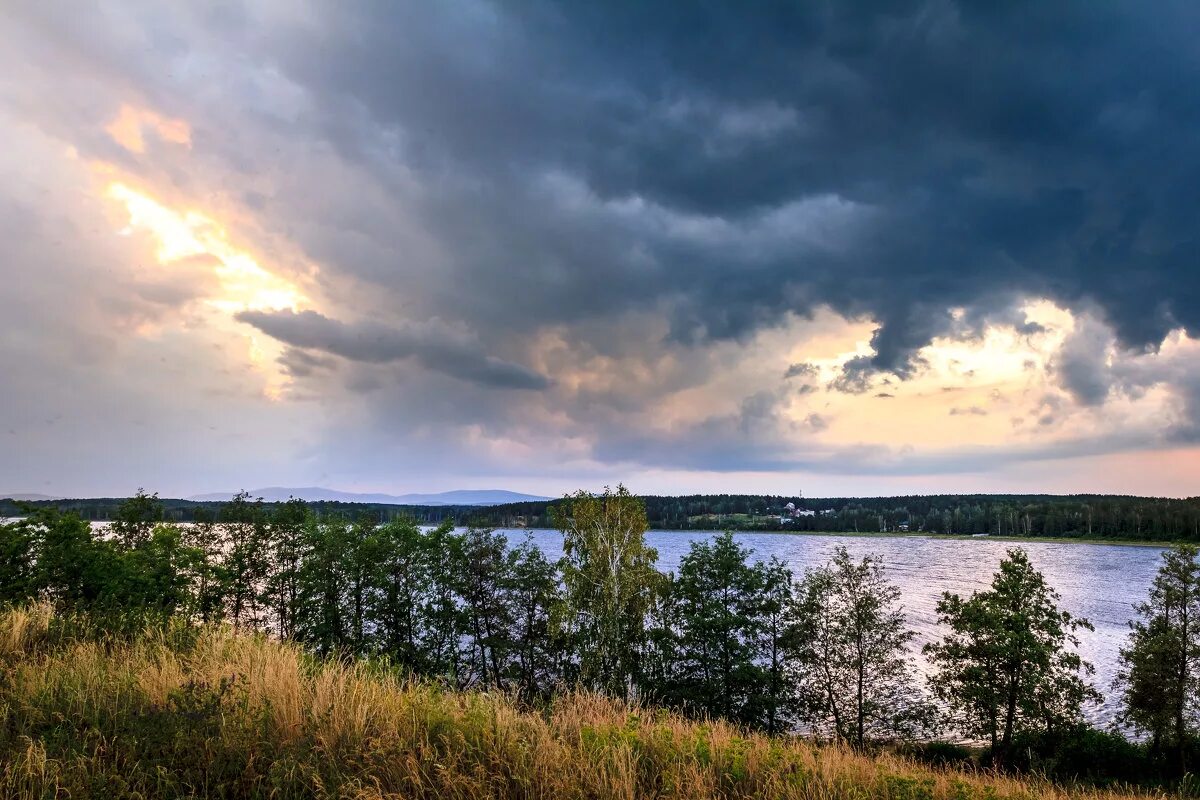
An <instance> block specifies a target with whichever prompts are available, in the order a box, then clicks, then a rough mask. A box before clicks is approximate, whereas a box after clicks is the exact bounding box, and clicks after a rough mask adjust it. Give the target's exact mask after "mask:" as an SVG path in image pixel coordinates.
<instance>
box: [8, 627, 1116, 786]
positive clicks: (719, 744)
mask: <svg viewBox="0 0 1200 800" xmlns="http://www.w3.org/2000/svg"><path fill="white" fill-rule="evenodd" d="M1121 796H1122V795H1120V794H1119V793H1113V792H1103V793H1100V792H1089V791H1087V790H1086V789H1083V788H1079V787H1075V788H1070V787H1067V788H1064V787H1060V786H1055V785H1053V784H1050V783H1047V782H1041V781H1036V780H1032V781H1022V780H1016V779H1012V778H1007V777H1001V776H996V775H988V774H975V773H963V772H955V771H949V770H945V771H941V770H937V769H933V768H929V767H925V766H920V765H917V764H915V763H912V762H909V761H906V760H904V759H902V758H899V757H895V756H881V757H869V756H864V755H860V754H855V753H852V752H850V751H847V750H845V749H842V748H838V747H817V746H814V745H811V744H809V743H806V742H804V741H801V740H791V739H778V738H776V739H772V738H769V737H766V736H760V735H754V734H747V733H745V732H743V731H740V730H738V729H736V728H734V727H732V726H729V725H725V724H721V723H711V724H700V723H696V722H691V721H685V720H683V719H681V718H679V717H677V716H674V715H672V714H667V713H661V712H654V711H650V710H646V709H642V708H638V707H636V706H628V705H623V704H620V703H617V702H614V701H611V700H607V699H603V698H599V697H595V696H589V695H574V696H570V697H565V698H563V699H562V700H560V701H558V702H556V703H555V704H554V705H553V706H552V707H550V708H548V709H546V710H545V711H544V712H543V713H528V712H523V711H521V710H519V709H518V708H517V707H516V706H515V705H514V704H513V703H512V702H511V701H510V699H509V698H507V697H504V696H500V695H494V694H482V693H457V692H450V691H443V690H441V689H439V688H437V687H435V686H431V685H429V684H423V683H417V682H412V681H409V680H406V679H404V678H402V677H399V676H398V675H396V674H395V673H394V672H391V671H389V670H386V669H384V668H383V667H380V666H371V665H364V664H349V663H338V662H333V661H318V660H315V659H313V658H311V657H309V656H308V655H306V654H305V653H303V652H302V651H301V650H300V649H298V648H297V647H295V646H293V645H289V644H284V643H280V642H276V641H271V640H267V639H265V638H260V637H254V636H245V635H235V634H234V633H233V632H232V631H230V630H229V629H228V628H223V627H209V628H202V629H190V628H186V627H176V628H172V627H167V628H162V629H154V630H147V631H146V632H144V633H142V634H140V635H130V636H106V635H103V634H99V633H97V632H96V631H94V630H91V629H89V628H88V627H87V626H86V624H83V623H80V622H78V621H73V620H70V619H62V618H58V617H55V616H54V615H53V614H52V613H51V612H50V611H49V610H48V609H47V608H45V607H42V606H35V607H32V608H26V609H17V610H8V611H4V612H3V613H0V797H4V798H52V797H71V798H82V797H214V798H215V797H221V798H240V797H263V798H267V797H270V798H293V797H345V798H385V797H387V798H489V797H491V798H598V799H599V798H605V799H607V798H614V799H615V798H640V797H657V798H698V797H726V798H776V797H778V798H814V799H817V798H821V799H826V798H827V799H828V800H835V799H836V800H841V799H842V798H846V799H847V800H850V799H853V800H866V799H867V798H896V799H897V800H899V799H901V798H902V799H904V800H917V799H918V798H929V799H930V800H933V799H934V798H939V799H940V798H946V799H947V800H949V799H950V798H954V799H955V800H969V799H970V798H981V800H983V799H986V800H1002V799H1003V798H1031V797H1049V798H1066V797H1094V798H1102V797H1108V798H1117V797H1121ZM1126 796H1129V795H1126Z"/></svg>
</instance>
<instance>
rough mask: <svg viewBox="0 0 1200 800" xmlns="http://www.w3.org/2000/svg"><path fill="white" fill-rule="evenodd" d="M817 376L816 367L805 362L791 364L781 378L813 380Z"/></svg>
mask: <svg viewBox="0 0 1200 800" xmlns="http://www.w3.org/2000/svg"><path fill="white" fill-rule="evenodd" d="M817 374H818V370H817V367H816V365H814V364H809V363H808V362H806V361H802V362H799V363H797V364H792V365H791V366H789V367H788V368H787V371H785V372H784V373H783V377H784V378H785V379H787V378H815V377H816V376H817Z"/></svg>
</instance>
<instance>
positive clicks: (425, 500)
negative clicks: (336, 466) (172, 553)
mask: <svg viewBox="0 0 1200 800" xmlns="http://www.w3.org/2000/svg"><path fill="white" fill-rule="evenodd" d="M249 495H250V496H251V497H261V498H262V499H263V500H266V501H267V502H269V503H278V502H283V501H285V500H287V499H288V498H291V497H299V498H300V499H302V500H308V501H310V502H313V501H320V500H325V501H331V502H337V503H385V504H388V505H396V506H498V505H503V504H505V503H522V502H525V501H529V500H549V499H550V498H548V497H541V496H538V495H533V494H521V493H520V492H509V491H506V490H504V489H458V490H456V491H452V492H437V493H435V494H399V495H396V494H357V493H355V492H339V491H336V490H334V489H323V488H321V487H319V486H304V487H299V488H287V487H284V486H268V487H267V488H265V489H251V490H250V491H249ZM231 497H233V493H232V492H214V493H212V494H198V495H195V496H193V497H189V498H187V499H188V500H197V501H224V500H228V499H230V498H231Z"/></svg>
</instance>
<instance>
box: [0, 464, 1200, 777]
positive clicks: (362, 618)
mask: <svg viewBox="0 0 1200 800" xmlns="http://www.w3.org/2000/svg"><path fill="white" fill-rule="evenodd" d="M162 511H163V510H162V507H161V505H160V504H159V502H158V500H157V498H156V497H155V496H153V495H146V494H144V493H141V492H139V493H138V495H137V496H135V497H134V498H130V499H129V500H127V501H125V502H124V503H123V504H122V505H121V507H120V509H119V513H118V514H117V515H116V518H115V519H114V520H113V522H112V524H111V525H110V526H109V527H108V528H107V529H106V530H104V531H103V532H100V533H97V532H95V531H93V529H92V527H91V526H90V525H89V524H88V523H87V522H86V521H84V520H81V519H80V518H79V517H78V516H77V515H75V514H72V513H69V512H66V513H64V512H61V511H59V510H57V509H54V508H47V507H43V508H39V509H36V510H33V511H32V512H31V513H30V514H29V515H28V516H27V517H26V518H24V519H20V520H16V521H13V522H9V523H7V524H4V525H0V601H2V602H6V603H22V602H28V601H31V600H34V599H44V600H49V601H51V602H54V603H56V604H57V605H58V606H59V607H61V608H63V609H65V610H69V611H77V612H85V613H87V614H90V615H93V616H94V617H95V618H97V619H100V620H104V621H105V622H106V624H107V625H109V626H111V627H112V628H120V626H122V625H135V626H138V625H144V624H146V622H147V621H149V620H155V619H167V618H171V619H183V620H187V621H190V622H196V623H216V622H223V623H227V624H229V625H232V626H234V627H235V628H237V629H240V630H244V631H247V632H256V633H262V634H267V635H272V636H277V637H281V638H285V639H290V640H295V641H297V642H301V643H303V644H304V645H306V646H307V647H309V648H311V649H312V650H313V651H314V652H316V653H318V654H321V655H326V656H336V657H340V658H372V659H376V660H378V661H380V662H382V663H385V664H388V665H391V666H392V667H394V668H396V669H400V670H403V671H406V672H409V673H412V674H414V675H419V676H422V677H425V678H428V679H432V680H436V681H441V682H444V683H446V684H447V685H451V686H454V687H456V688H464V689H481V690H497V691H504V692H509V693H511V694H513V695H514V696H517V697H519V698H520V699H521V700H522V701H524V702H526V703H530V704H537V703H540V702H543V701H545V700H547V699H549V698H550V697H551V696H552V695H553V694H554V693H555V692H558V691H561V690H564V689H569V688H578V687H582V688H584V689H588V690H592V691H597V692H603V693H606V694H609V695H615V696H618V697H624V698H634V699H638V700H640V701H642V702H645V703H649V704H652V705H660V706H668V707H672V708H676V709H680V710H682V711H683V712H685V713H687V714H691V715H695V716H697V717H720V718H724V719H728V720H732V721H734V722H737V723H740V724H742V725H745V726H747V727H750V728H756V729H761V730H764V731H767V732H770V733H775V734H782V733H788V732H794V731H803V732H806V733H808V734H811V735H814V736H818V737H821V738H823V739H828V740H838V741H841V742H844V743H846V744H848V745H850V746H853V747H856V748H867V747H871V746H874V745H877V744H878V743H880V742H892V743H895V742H905V741H909V742H920V741H928V740H931V739H935V738H937V737H944V736H948V735H952V736H958V737H965V738H968V739H971V740H975V741H981V742H984V743H985V744H986V746H987V759H988V761H989V763H991V764H993V765H995V766H999V767H1014V768H1017V767H1031V766H1037V767H1039V768H1042V769H1047V770H1049V769H1051V768H1052V767H1054V766H1055V764H1054V763H1053V760H1054V759H1058V760H1059V762H1062V759H1063V758H1064V754H1070V753H1075V754H1076V755H1077V759H1076V761H1075V762H1071V763H1074V764H1075V765H1076V766H1078V764H1086V765H1088V768H1089V769H1097V768H1106V769H1115V767H1114V765H1115V764H1117V763H1118V762H1121V760H1122V759H1124V762H1127V763H1126V767H1127V771H1137V772H1138V775H1140V776H1144V775H1145V774H1151V773H1153V774H1158V775H1183V774H1184V773H1185V772H1186V770H1187V769H1188V768H1189V767H1190V766H1191V763H1192V754H1193V752H1195V751H1196V750H1197V748H1196V746H1195V743H1196V724H1197V718H1198V711H1200V670H1198V669H1197V666H1198V660H1200V562H1198V558H1197V551H1196V549H1195V548H1194V547H1191V546H1189V545H1181V546H1179V547H1177V548H1175V549H1173V550H1171V551H1169V552H1168V553H1167V554H1166V555H1165V557H1164V563H1163V567H1162V570H1161V571H1160V573H1159V575H1158V576H1157V578H1156V579H1155V582H1154V584H1153V586H1152V588H1151V591H1150V593H1149V596H1148V597H1147V600H1146V602H1145V603H1144V604H1142V605H1141V606H1139V607H1138V608H1137V620H1136V621H1135V622H1134V623H1133V625H1132V630H1131V633H1130V639H1129V642H1128V644H1127V646H1126V648H1125V649H1123V650H1122V654H1121V663H1122V669H1121V674H1120V677H1119V679H1118V682H1119V683H1118V685H1117V686H1116V687H1115V688H1116V690H1117V691H1119V692H1120V693H1121V697H1122V708H1123V714H1122V720H1123V722H1124V723H1125V724H1126V725H1128V726H1129V727H1130V728H1132V729H1133V730H1135V731H1137V732H1139V733H1141V734H1144V735H1145V744H1143V745H1136V744H1133V743H1130V742H1128V741H1126V740H1125V739H1123V738H1122V737H1120V736H1119V735H1117V734H1116V733H1114V732H1103V731H1095V730H1092V729H1090V728H1088V727H1087V726H1086V725H1085V724H1084V722H1083V709H1084V708H1085V707H1086V705H1087V704H1088V703H1090V702H1094V701H1096V700H1098V699H1099V694H1098V691H1097V688H1096V687H1095V686H1093V685H1092V683H1091V681H1090V676H1091V674H1092V669H1091V666H1090V665H1089V664H1087V663H1086V662H1084V661H1083V660H1082V659H1081V658H1080V656H1079V655H1078V652H1077V644H1078V640H1077V638H1076V632H1077V631H1078V630H1079V629H1081V628H1087V627H1089V624H1088V622H1087V621H1086V620H1083V619H1077V618H1074V617H1072V616H1071V615H1070V614H1068V613H1066V612H1065V611H1062V610H1061V609H1060V608H1059V607H1058V595H1057V594H1056V593H1055V591H1054V590H1053V588H1052V587H1050V586H1048V585H1047V584H1046V582H1045V580H1044V578H1043V576H1042V575H1041V573H1039V572H1038V571H1037V570H1036V568H1035V567H1034V565H1032V564H1031V563H1030V561H1029V559H1028V557H1027V556H1026V554H1025V553H1024V551H1022V550H1020V549H1018V548H1014V549H1012V550H1010V551H1009V552H1008V554H1007V556H1006V558H1004V559H1003V560H1002V561H1001V562H1000V564H999V565H998V569H997V572H996V574H995V576H994V578H993V580H992V583H991V585H990V587H989V588H987V589H986V590H984V591H979V592H976V593H974V594H972V595H971V596H969V597H963V596H959V595H957V594H953V593H947V594H946V595H945V596H944V597H943V598H942V599H941V601H940V602H939V603H938V605H937V613H938V619H939V623H940V624H941V627H942V629H943V631H944V635H943V636H942V638H941V639H940V640H938V641H935V642H933V643H931V644H928V645H926V646H925V648H924V650H925V657H926V662H927V664H928V665H929V667H930V668H931V669H930V674H929V676H928V678H927V679H922V678H921V677H919V672H918V669H917V664H916V663H915V661H914V655H913V652H912V649H913V648H912V641H913V636H914V634H913V632H912V631H911V630H910V629H909V628H908V626H907V624H906V622H905V618H904V615H903V610H902V608H901V606H900V596H899V590H898V589H897V588H896V587H895V586H894V585H892V584H891V583H889V581H888V580H887V575H886V572H885V568H884V564H883V562H882V561H881V560H880V559H879V558H878V557H876V556H866V557H864V558H861V559H854V558H852V557H851V556H850V554H849V553H848V552H847V551H846V550H845V549H844V548H839V549H838V550H837V551H836V552H835V555H834V556H833V558H832V560H831V561H830V562H829V563H828V564H826V565H824V566H822V567H820V568H817V569H813V570H809V571H807V572H806V573H805V574H803V575H793V574H792V572H791V571H790V570H789V569H788V567H787V566H786V565H785V564H784V563H782V562H781V561H779V560H777V559H770V560H765V561H763V560H756V559H754V558H753V552H752V551H751V550H749V549H748V548H746V547H744V546H743V545H741V544H739V542H738V541H737V540H736V539H735V538H734V537H733V535H732V534H731V533H725V534H723V535H720V536H716V537H714V538H712V539H710V540H707V541H698V542H694V543H693V544H692V545H691V549H690V551H689V552H688V553H687V554H686V555H685V556H684V557H683V559H682V561H681V563H680V565H679V568H678V569H677V570H676V571H675V572H673V573H663V572H660V571H659V570H657V569H656V566H655V562H656V559H657V554H656V553H655V551H654V550H653V549H652V548H650V547H648V546H647V544H646V542H645V537H644V533H645V531H646V530H647V527H648V518H647V514H646V506H645V504H644V503H643V502H642V501H641V500H640V499H639V498H636V497H634V496H632V495H630V494H629V492H628V491H627V490H625V489H624V488H623V487H618V488H617V489H616V490H606V491H605V492H604V493H603V494H600V495H593V494H589V493H586V492H580V493H577V494H575V495H573V496H570V497H567V498H565V499H564V500H563V501H562V502H560V503H559V504H557V505H556V506H555V510H554V514H555V516H554V522H555V525H556V526H557V527H558V528H559V530H561V531H562V533H563V552H562V555H561V557H559V558H557V559H551V558H550V557H548V556H547V555H546V554H545V553H543V552H542V551H541V550H540V549H538V548H537V547H535V546H534V544H533V543H532V541H531V540H529V539H526V540H525V541H523V542H519V543H517V544H515V545H513V544H510V543H509V541H508V540H507V538H506V537H505V536H504V535H503V534H501V533H497V532H495V531H493V530H489V529H486V528H480V527H472V528H468V529H466V530H456V529H455V528H454V527H452V525H451V524H449V522H446V523H443V524H442V525H439V526H436V527H427V526H426V527H423V526H421V525H418V524H417V523H416V522H414V521H413V520H410V519H393V520H390V521H387V522H384V523H382V524H381V523H380V522H379V521H378V520H376V519H374V518H372V517H369V516H362V517H358V518H348V517H345V516H341V515H336V514H333V515H324V516H319V515H317V514H314V513H313V511H312V509H311V508H310V507H309V506H308V504H306V503H304V502H302V501H299V500H294V501H291V502H288V503H282V504H276V505H274V506H272V507H268V506H266V505H265V504H263V503H261V502H258V501H255V500H253V499H252V498H249V497H247V496H245V495H239V496H237V497H235V498H234V499H233V500H232V501H230V502H228V503H226V504H224V505H223V506H222V507H221V508H220V510H219V513H217V514H215V515H212V516H211V517H205V516H202V517H201V518H199V519H197V520H196V521H195V522H193V523H191V524H188V525H178V524H174V523H171V522H164V521H163V520H162ZM1098 751H1103V752H1105V753H1107V755H1106V756H1105V757H1104V758H1098V757H1097V755H1096V754H1097V752H1098ZM1038 759H1041V761H1040V762H1039V761H1038ZM1134 762H1136V763H1134ZM1130 765H1132V766H1130ZM1058 768H1059V769H1065V768H1066V767H1064V766H1063V765H1062V763H1059V764H1058Z"/></svg>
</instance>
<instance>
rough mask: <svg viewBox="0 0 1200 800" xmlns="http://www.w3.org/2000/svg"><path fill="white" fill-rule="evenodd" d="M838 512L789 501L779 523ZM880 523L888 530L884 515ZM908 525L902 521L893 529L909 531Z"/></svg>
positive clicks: (901, 531)
mask: <svg viewBox="0 0 1200 800" xmlns="http://www.w3.org/2000/svg"><path fill="white" fill-rule="evenodd" d="M837 513H838V510H837V509H836V508H822V509H820V510H814V509H811V508H797V507H796V504H795V503H788V504H787V505H786V506H784V507H783V511H782V512H781V513H780V514H779V524H780V525H786V524H788V523H789V522H790V521H792V520H794V519H800V518H801V517H823V516H827V515H828V516H833V515H835V514H837ZM880 524H881V525H883V526H884V527H883V530H884V531H885V532H886V531H887V526H886V523H885V522H884V521H883V519H882V517H881V518H880ZM908 527H909V526H908V523H907V522H900V523H897V524H896V526H895V527H894V528H893V529H892V530H894V531H896V532H898V533H907V532H908Z"/></svg>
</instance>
